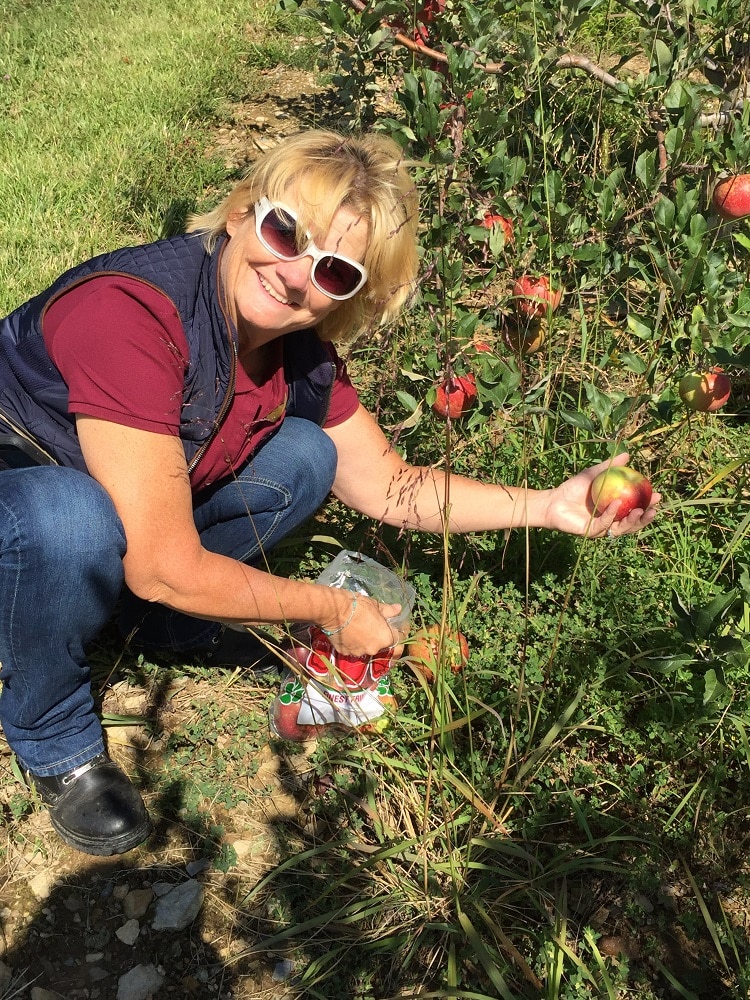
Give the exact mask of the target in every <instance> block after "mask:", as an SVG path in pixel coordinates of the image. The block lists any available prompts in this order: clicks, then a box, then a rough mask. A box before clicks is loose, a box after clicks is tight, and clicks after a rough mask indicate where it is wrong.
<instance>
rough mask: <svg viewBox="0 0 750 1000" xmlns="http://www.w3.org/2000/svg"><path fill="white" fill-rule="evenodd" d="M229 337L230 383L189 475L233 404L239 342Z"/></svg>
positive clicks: (188, 468)
mask: <svg viewBox="0 0 750 1000" xmlns="http://www.w3.org/2000/svg"><path fill="white" fill-rule="evenodd" d="M229 329H230V327H229V324H227V330H229ZM229 338H230V341H231V345H232V353H231V356H230V362H231V364H230V366H229V385H228V386H227V392H226V395H225V396H224V399H223V401H222V404H221V409H220V410H219V412H218V414H217V416H216V420H214V426H213V430H212V431H211V433H210V434H209V436H208V437H207V438H206V440H205V441H204V442H203V444H202V445H201V446H200V448H199V449H198V451H196V453H195V454H194V455H193V457H192V458H191V460H190V462H189V463H188V467H187V471H188V475H191V474H192V473H193V471H194V470H195V467H196V466H197V465H198V462H200V460H201V459H202V458H203V456H204V455H205V454H206V451H207V450H208V447H209V445H210V444H211V442H212V441H213V440H214V438H215V437H216V435H217V434H218V433H219V428H220V427H221V425H222V424H223V423H224V418H225V417H226V415H227V413H228V411H229V407H230V406H231V405H232V400H233V399H234V386H235V383H236V381H237V344H236V342H235V340H234V338H233V337H232V334H231V333H230V334H229Z"/></svg>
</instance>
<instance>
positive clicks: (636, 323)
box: [628, 312, 654, 340]
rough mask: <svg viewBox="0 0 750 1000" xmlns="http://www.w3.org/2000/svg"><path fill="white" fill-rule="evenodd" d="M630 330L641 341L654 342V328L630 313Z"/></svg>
mask: <svg viewBox="0 0 750 1000" xmlns="http://www.w3.org/2000/svg"><path fill="white" fill-rule="evenodd" d="M628 330H630V332H631V333H632V334H634V336H636V337H639V338H640V339H641V340H653V338H654V331H653V328H652V327H650V326H649V325H648V324H647V323H646V321H645V320H642V319H640V318H639V317H638V316H636V314H635V313H632V312H631V313H628Z"/></svg>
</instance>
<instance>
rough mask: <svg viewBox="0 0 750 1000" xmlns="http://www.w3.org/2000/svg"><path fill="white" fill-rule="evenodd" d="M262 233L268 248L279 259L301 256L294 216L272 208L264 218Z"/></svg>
mask: <svg viewBox="0 0 750 1000" xmlns="http://www.w3.org/2000/svg"><path fill="white" fill-rule="evenodd" d="M260 232H261V235H262V237H263V239H264V240H265V241H266V244H267V245H268V247H269V248H270V249H271V250H272V251H273V253H275V254H278V255H279V257H286V258H287V259H291V258H292V257H297V256H298V255H299V247H298V246H297V224H296V221H295V220H294V219H293V218H292V216H290V215H285V214H284V212H280V211H279V210H278V209H276V208H272V209H270V211H268V212H267V213H266V215H265V217H264V218H263V221H262V222H261V224H260Z"/></svg>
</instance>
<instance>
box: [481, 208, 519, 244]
mask: <svg viewBox="0 0 750 1000" xmlns="http://www.w3.org/2000/svg"><path fill="white" fill-rule="evenodd" d="M479 225H480V226H482V227H483V228H484V229H492V227H493V226H500V228H501V229H502V231H503V233H504V235H505V242H506V243H510V242H512V240H513V223H512V222H511V221H510V219H508V218H506V216H504V215H498V214H497V213H495V212H486V213H485V216H484V218H483V219H482V221H481V222H480V223H479Z"/></svg>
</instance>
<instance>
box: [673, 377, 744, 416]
mask: <svg viewBox="0 0 750 1000" xmlns="http://www.w3.org/2000/svg"><path fill="white" fill-rule="evenodd" d="M677 391H678V392H679V394H680V399H681V400H682V402H683V403H684V404H685V406H687V408H688V409H689V410H698V411H700V412H701V413H713V412H714V411H715V410H720V409H721V407H722V406H723V405H724V404H725V403H726V401H727V400H728V399H729V394H730V393H731V391H732V383H731V382H730V381H729V376H728V375H725V374H724V372H723V371H722V370H721V368H711V369H709V370H708V371H693V372H688V373H687V375H683V376H682V378H681V379H680V384H679V386H678V388H677Z"/></svg>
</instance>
